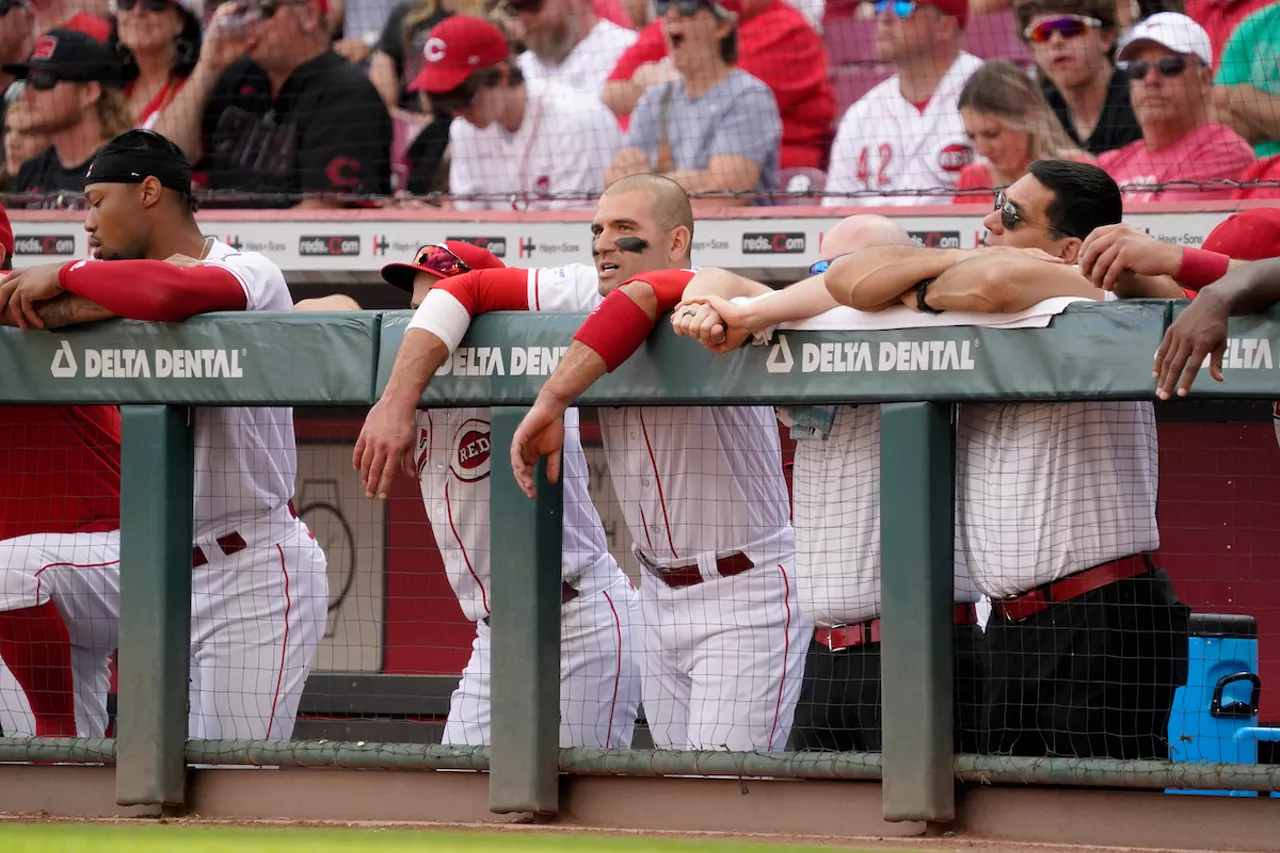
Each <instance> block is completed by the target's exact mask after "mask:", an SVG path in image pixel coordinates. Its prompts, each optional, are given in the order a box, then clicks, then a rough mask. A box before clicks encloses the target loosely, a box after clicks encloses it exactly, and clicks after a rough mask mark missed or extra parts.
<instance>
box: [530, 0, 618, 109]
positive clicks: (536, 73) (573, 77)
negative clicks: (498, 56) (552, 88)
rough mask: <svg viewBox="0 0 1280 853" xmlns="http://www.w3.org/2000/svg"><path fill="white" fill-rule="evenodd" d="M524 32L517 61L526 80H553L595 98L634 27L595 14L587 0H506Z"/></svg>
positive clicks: (597, 96) (598, 95) (589, 0)
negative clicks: (619, 24) (522, 50)
mask: <svg viewBox="0 0 1280 853" xmlns="http://www.w3.org/2000/svg"><path fill="white" fill-rule="evenodd" d="M505 5H506V8H507V11H508V12H510V13H511V14H512V15H514V16H515V18H516V21H517V22H519V24H520V28H521V30H522V32H523V35H522V36H521V39H520V40H521V41H522V42H523V43H524V46H525V48H526V50H525V51H524V52H523V53H521V54H520V57H519V59H518V62H519V64H520V70H521V71H522V72H524V79H526V80H541V79H544V78H546V79H550V80H554V81H556V82H557V83H559V84H560V85H562V86H565V87H567V88H569V89H573V90H576V91H580V92H585V93H587V94H589V95H590V96H591V97H593V98H599V97H600V93H601V91H602V90H603V89H604V81H605V78H606V77H608V76H609V72H610V71H612V70H613V66H614V65H615V64H617V62H618V57H620V56H621V55H622V53H623V51H625V50H626V49H627V48H629V47H630V46H631V45H633V44H634V43H635V41H636V38H637V36H636V33H635V31H634V30H631V29H627V28H626V27H620V26H618V25H617V24H615V23H613V22H612V21H606V20H604V19H602V18H600V17H599V16H597V14H596V12H595V9H594V8H593V7H592V3H591V0H506V3H505Z"/></svg>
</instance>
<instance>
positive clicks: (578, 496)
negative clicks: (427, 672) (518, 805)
mask: <svg viewBox="0 0 1280 853" xmlns="http://www.w3.org/2000/svg"><path fill="white" fill-rule="evenodd" d="M478 270H498V271H501V274H502V276H503V277H504V278H505V279H506V280H510V281H513V282H515V283H516V285H517V288H518V289H520V290H521V291H523V288H524V287H525V283H526V281H527V280H528V279H529V277H530V275H531V274H532V275H533V276H534V278H535V280H536V279H537V277H538V276H539V274H540V273H539V271H532V273H531V272H530V271H527V270H506V269H504V267H503V264H502V262H501V261H500V260H498V259H497V258H496V257H494V256H493V255H492V254H491V253H490V252H488V251H486V250H485V249H480V248H477V247H475V246H471V245H469V244H467V243H460V242H455V241H450V242H448V243H445V244H442V245H431V246H423V247H422V248H421V249H420V250H418V253H417V255H416V256H415V258H414V260H413V263H411V264H390V265H388V266H386V267H383V269H382V277H383V278H384V279H386V281H387V282H388V283H390V284H392V285H395V286H396V287H399V288H400V289H402V290H408V291H411V292H412V293H413V306H414V307H415V308H417V309H418V314H417V315H415V317H414V321H413V325H411V327H410V328H409V330H408V331H407V332H406V334H405V338H404V342H403V343H402V344H401V347H400V351H399V352H398V353H397V354H396V362H395V367H394V368H393V370H392V375H391V379H390V380H389V381H388V383H387V388H386V390H385V391H384V392H383V395H382V398H381V399H380V400H379V401H378V403H377V404H376V405H375V406H374V407H373V409H371V410H370V412H369V416H368V418H367V419H366V420H365V426H364V429H363V430H361V432H360V438H359V440H358V441H357V442H356V447H355V453H354V454H353V457H352V462H353V464H354V465H355V467H356V468H357V469H358V470H360V472H361V476H362V477H363V478H364V482H365V487H366V489H367V490H368V492H369V494H370V496H372V495H373V494H374V493H375V492H377V493H378V494H379V495H380V496H381V497H383V498H385V497H386V487H387V483H386V480H385V479H384V476H385V475H386V474H388V473H389V472H390V469H391V467H392V466H395V465H396V464H397V463H398V462H401V461H402V462H403V463H404V467H405V469H406V470H407V471H410V472H412V473H413V474H414V475H415V476H416V477H417V478H418V483H419V485H420V486H421V488H422V500H423V504H424V505H425V507H426V510H427V517H428V518H429V519H430V521H431V529H432V532H433V533H434V534H435V540H436V544H437V545H438V546H439V548H440V555H441V557H442V558H443V559H444V564H445V571H446V572H447V573H448V576H449V584H450V585H451V586H452V587H453V591H454V594H456V595H457V596H458V603H459V604H460V605H461V606H462V611H463V613H465V614H466V616H467V618H468V619H470V620H471V621H473V622H475V623H476V638H475V641H474V643H472V647H471V658H470V660H468V661H467V666H466V668H465V669H464V670H463V671H462V679H461V681H460V682H459V683H458V688H457V689H456V690H455V691H454V692H453V697H452V698H451V700H450V702H449V717H448V719H447V720H446V722H445V729H444V743H447V744H466V745H471V746H481V745H487V744H488V743H489V720H490V713H489V697H490V687H489V674H490V672H491V671H492V669H491V666H490V649H491V642H492V637H491V630H490V621H489V620H490V616H489V604H490V600H491V597H492V595H493V589H492V585H491V580H490V570H489V543H490V537H491V536H492V535H493V532H492V528H491V527H490V524H489V468H490V465H491V464H492V463H491V458H490V453H491V447H490V438H489V410H488V409H487V408H484V409H480V408H458V409H423V410H420V411H417V406H418V401H419V400H420V399H421V397H422V392H423V390H424V389H425V388H426V386H427V383H428V382H430V380H431V377H432V376H433V375H434V374H435V372H436V370H437V369H438V368H439V367H440V366H441V365H442V364H444V362H445V360H446V359H447V358H448V357H449V353H450V351H451V350H452V349H453V347H454V346H456V345H457V341H456V340H454V341H452V342H451V343H447V342H446V341H445V340H443V339H441V337H440V336H439V335H438V334H437V333H436V332H434V331H432V330H431V322H432V320H431V319H430V316H431V314H432V312H433V310H434V309H435V308H436V307H437V306H439V305H440V304H441V303H442V302H443V300H442V299H440V298H439V297H435V298H432V297H431V296H430V295H429V294H430V293H432V292H433V285H435V286H437V287H439V288H441V289H442V292H444V288H450V290H449V291H448V292H450V293H452V292H454V291H453V289H452V288H458V289H459V290H458V292H464V291H466V290H467V289H468V287H469V286H470V284H471V282H473V281H479V280H480V276H479V275H475V274H473V271H478ZM469 274H471V275H470V279H468V278H467V277H468V275H469ZM450 298H452V297H450ZM428 300H429V301H430V304H429V305H428V306H427V307H426V308H422V307H421V306H422V305H423V304H424V303H427V302H428ZM424 322H425V323H427V324H428V326H427V327H425V328H424V327H423V325H422V324H423V323H424ZM567 430H568V438H567V441H568V448H569V449H568V453H567V454H566V456H565V469H566V470H565V496H564V544H563V558H562V561H561V572H562V577H563V579H562V581H561V584H560V605H561V606H560V620H561V621H560V628H561V630H560V744H561V746H566V747H567V746H589V747H604V748H608V747H622V748H625V747H629V746H631V736H632V733H633V732H634V730H635V721H636V711H637V706H638V704H639V701H640V666H639V662H638V661H637V658H636V650H635V642H634V640H633V632H634V627H633V623H634V621H635V610H636V595H635V590H634V589H633V588H632V586H631V582H630V581H629V580H628V579H627V576H626V575H625V574H623V573H622V569H621V568H619V567H618V564H617V563H616V562H615V561H614V559H613V557H612V556H611V555H610V554H609V550H608V544H607V542H606V540H605V534H604V528H603V527H602V526H601V524H600V517H599V515H597V513H596V508H595V505H594V504H593V503H592V502H591V497H590V495H589V494H588V491H587V482H588V473H587V462H586V457H585V456H584V455H583V453H582V445H581V441H580V439H579V436H578V423H577V412H576V411H574V412H572V413H571V417H570V419H569V421H568V426H567ZM379 460H381V464H379ZM388 463H389V464H388Z"/></svg>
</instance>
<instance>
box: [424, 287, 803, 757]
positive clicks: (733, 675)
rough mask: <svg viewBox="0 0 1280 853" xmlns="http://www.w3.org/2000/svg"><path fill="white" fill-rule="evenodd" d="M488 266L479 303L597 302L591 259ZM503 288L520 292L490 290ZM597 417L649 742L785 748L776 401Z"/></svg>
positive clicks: (791, 584) (783, 569) (787, 690)
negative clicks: (637, 634)
mask: <svg viewBox="0 0 1280 853" xmlns="http://www.w3.org/2000/svg"><path fill="white" fill-rule="evenodd" d="M522 273H523V277H524V281H523V282H520V281H519V276H520V275H521V274H522ZM483 274H485V275H487V276H488V277H489V278H492V279H493V280H494V281H495V282H500V283H501V287H500V286H498V285H497V284H495V285H493V286H490V287H488V288H487V295H486V297H485V298H487V299H490V300H495V299H496V300H497V301H496V302H493V303H492V304H489V305H488V306H487V307H486V306H485V305H481V306H480V308H479V309H478V310H496V308H498V307H501V308H506V309H513V308H522V309H524V310H532V311H551V312H561V313H568V312H588V311H591V310H593V309H595V308H596V307H597V306H598V305H599V304H600V302H601V301H602V299H603V297H602V296H601V294H600V291H599V283H598V279H597V276H596V271H595V268H594V267H593V266H586V265H583V264H572V265H569V266H566V267H558V268H554V269H538V270H527V271H519V270H498V271H488V270H486V271H483ZM472 275H480V274H475V273H473V274H472ZM463 278H465V277H463ZM451 281H453V282H460V281H462V279H461V278H460V279H453V280H451ZM501 289H506V290H508V291H516V292H508V293H505V294H503V295H502V296H498V297H495V296H494V294H495V292H497V291H499V290H501ZM455 301H456V300H455ZM436 307H437V308H438V307H439V306H436ZM424 308H428V309H429V310H435V309H433V308H432V307H431V306H429V305H428V304H426V303H424ZM420 310H422V309H420ZM458 310H461V311H463V312H468V309H467V308H465V307H464V306H462V305H461V303H459V305H458V306H456V307H454V308H453V311H454V312H455V313H456V312H457V311H458ZM599 417H600V425H601V431H602V436H603V443H604V449H605V453H606V457H607V459H608V464H609V472H610V476H611V478H612V481H613V487H614V491H615V493H616V494H617V496H618V501H619V503H620V505H621V506H622V510H623V514H624V516H625V518H626V521H627V526H628V528H629V530H630V532H631V536H632V539H633V549H634V550H635V552H636V554H637V556H638V557H639V558H640V560H641V562H642V563H643V564H644V565H645V566H646V568H647V574H648V577H646V578H645V579H644V582H643V583H642V584H641V586H640V613H641V618H642V620H643V628H642V630H643V636H644V639H643V642H642V647H643V649H644V678H643V690H642V693H643V696H644V706H645V716H646V719H647V721H648V723H649V729H650V732H651V733H652V735H653V739H654V743H655V744H656V745H657V746H658V747H660V748H689V749H723V748H726V747H727V748H729V749H734V750H754V749H765V750H770V749H773V750H780V749H783V748H784V747H785V745H786V741H787V736H788V734H789V732H790V729H791V723H792V720H793V717H794V714H795V704H796V699H797V698H798V696H799V692H800V679H801V675H802V672H803V667H804V653H805V649H806V634H807V633H808V632H809V631H811V630H812V627H811V625H810V624H809V623H808V621H807V620H806V619H805V618H804V616H803V614H801V612H800V609H799V606H798V604H797V599H796V587H795V578H794V574H793V564H794V554H795V543H794V535H793V533H792V530H791V524H790V521H789V518H788V501H787V491H786V482H785V480H784V479H783V476H782V464H781V463H782V459H781V448H780V444H779V440H778V428H777V424H776V422H775V420H774V414H773V409H771V408H766V407H760V406H756V407H745V406H744V407H729V406H725V407H706V406H692V407H626V408H605V409H601V410H600V412H599ZM744 555H745V557H746V559H748V560H749V561H750V562H751V563H752V564H753V566H752V568H750V569H749V570H747V571H742V572H741V573H734V574H732V575H731V576H723V575H721V573H720V571H719V570H718V566H719V565H720V564H721V563H720V561H722V560H734V559H736V560H738V562H737V563H736V565H737V566H738V567H741V565H742V562H741V558H742V557H743V556H744ZM726 565H727V563H726ZM695 566H696V568H693V567H695ZM672 568H677V569H679V568H683V569H685V570H686V571H685V572H684V576H685V577H686V578H687V577H688V576H689V574H690V573H692V574H693V576H694V577H695V578H696V582H694V583H692V584H689V585H686V586H680V587H678V588H673V587H669V586H667V585H666V584H665V583H664V582H663V581H662V580H661V579H660V578H661V576H662V573H663V571H664V570H667V569H672ZM668 574H670V572H668Z"/></svg>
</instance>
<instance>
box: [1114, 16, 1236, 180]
mask: <svg viewBox="0 0 1280 853" xmlns="http://www.w3.org/2000/svg"><path fill="white" fill-rule="evenodd" d="M1117 57H1118V59H1119V63H1120V65H1119V67H1120V69H1121V70H1122V71H1123V72H1124V73H1125V75H1126V76H1127V77H1128V78H1129V94H1130V98H1131V99H1132V101H1133V109H1134V112H1135V113H1136V114H1137V116H1138V123H1139V125H1140V126H1141V127H1142V136H1143V138H1142V139H1141V140H1139V141H1137V142H1133V143H1131V144H1129V145H1128V146H1126V147H1124V148H1121V149H1118V150H1115V151H1108V152H1106V153H1105V154H1103V155H1102V156H1101V157H1099V158H1098V165H1100V166H1101V167H1102V168H1104V169H1106V170H1107V173H1108V174H1110V175H1111V177H1113V178H1115V179H1116V182H1117V183H1119V184H1120V186H1121V187H1122V188H1123V189H1124V190H1125V200H1126V201H1182V200H1207V199H1229V198H1231V197H1232V194H1233V193H1234V190H1235V188H1234V187H1232V186H1230V185H1227V184H1226V183H1224V182H1226V181H1237V180H1239V178H1240V176H1241V175H1242V174H1243V173H1244V171H1245V170H1246V169H1248V168H1249V166H1250V165H1251V164H1252V163H1253V162H1254V159H1255V158H1254V154H1253V148H1252V146H1250V145H1249V143H1248V142H1246V141H1245V140H1244V139H1242V138H1241V137H1240V135H1239V134H1237V133H1236V132H1235V131H1234V130H1232V129H1231V128H1229V127H1227V126H1226V125H1223V124H1219V123H1218V122H1216V121H1213V120H1212V119H1211V118H1210V115H1211V114H1210V99H1211V97H1212V86H1213V67H1212V66H1213V49H1212V46H1211V45H1210V42H1209V35H1208V33H1206V32H1205V31H1204V28H1203V27H1201V26H1200V25H1199V24H1197V23H1196V22H1195V21H1193V20H1191V18H1188V17H1187V16H1186V15H1180V14H1178V13H1176V12H1161V13H1160V14H1158V15H1152V16H1151V17H1150V18H1147V19H1146V20H1145V21H1143V22H1141V23H1140V24H1138V25H1137V26H1136V27H1134V28H1133V30H1132V31H1131V33H1130V35H1129V38H1128V40H1127V41H1126V42H1125V44H1124V45H1123V46H1122V47H1121V48H1120V52H1119V53H1118V54H1117Z"/></svg>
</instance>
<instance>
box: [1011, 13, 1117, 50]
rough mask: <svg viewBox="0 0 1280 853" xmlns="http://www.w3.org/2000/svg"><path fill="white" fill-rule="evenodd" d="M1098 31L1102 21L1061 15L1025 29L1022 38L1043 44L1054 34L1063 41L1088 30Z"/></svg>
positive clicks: (1080, 16)
mask: <svg viewBox="0 0 1280 853" xmlns="http://www.w3.org/2000/svg"><path fill="white" fill-rule="evenodd" d="M1100 29H1102V21H1100V20H1098V19H1097V18H1089V17H1085V16H1084V15H1062V16H1061V17H1057V18H1050V19H1049V20H1047V21H1041V22H1040V23H1038V24H1036V25H1035V26H1034V27H1027V28H1026V29H1025V30H1023V32H1022V37H1023V38H1025V39H1026V40H1027V41H1029V42H1034V43H1036V44H1044V43H1045V42H1047V41H1048V40H1049V39H1051V38H1053V34H1054V33H1057V34H1058V35H1060V36H1062V37H1063V38H1064V39H1073V38H1075V37H1076V36H1082V35H1084V34H1085V33H1087V32H1088V31H1089V30H1100Z"/></svg>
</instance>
